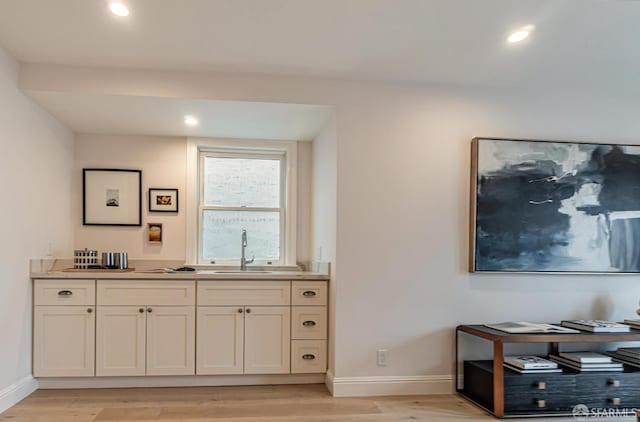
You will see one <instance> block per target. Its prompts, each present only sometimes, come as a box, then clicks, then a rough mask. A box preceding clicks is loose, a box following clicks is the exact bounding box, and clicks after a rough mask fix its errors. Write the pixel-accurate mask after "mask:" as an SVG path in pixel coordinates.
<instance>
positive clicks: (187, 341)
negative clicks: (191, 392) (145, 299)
mask: <svg viewBox="0 0 640 422" xmlns="http://www.w3.org/2000/svg"><path fill="white" fill-rule="evenodd" d="M195 336H196V321H195V306H149V307H147V375H194V374H195V359H196V352H195V344H196V337H195Z"/></svg>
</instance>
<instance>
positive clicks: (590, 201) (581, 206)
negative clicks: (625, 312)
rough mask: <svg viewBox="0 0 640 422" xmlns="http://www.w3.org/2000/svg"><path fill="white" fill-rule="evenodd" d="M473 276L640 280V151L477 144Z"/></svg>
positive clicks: (547, 144)
mask: <svg viewBox="0 0 640 422" xmlns="http://www.w3.org/2000/svg"><path fill="white" fill-rule="evenodd" d="M471 206H472V209H471V239H470V240H471V242H470V245H471V248H470V270H471V271H475V272H481V271H506V272H547V273H638V272H640V146H637V145H611V144H594V143H579V142H555V141H554V142H552V141H529V140H526V141H523V140H510V139H489V138H475V139H474V140H473V141H472V171H471Z"/></svg>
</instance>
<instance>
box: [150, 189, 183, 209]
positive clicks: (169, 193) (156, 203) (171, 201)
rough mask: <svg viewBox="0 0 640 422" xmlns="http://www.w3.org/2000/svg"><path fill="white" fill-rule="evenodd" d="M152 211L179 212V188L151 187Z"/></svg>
mask: <svg viewBox="0 0 640 422" xmlns="http://www.w3.org/2000/svg"><path fill="white" fill-rule="evenodd" d="M149 211H150V212H178V189H166V188H149Z"/></svg>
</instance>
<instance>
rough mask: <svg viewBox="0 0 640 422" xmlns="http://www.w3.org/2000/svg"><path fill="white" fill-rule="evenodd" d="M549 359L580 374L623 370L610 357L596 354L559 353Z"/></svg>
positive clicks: (620, 365) (620, 364)
mask: <svg viewBox="0 0 640 422" xmlns="http://www.w3.org/2000/svg"><path fill="white" fill-rule="evenodd" d="M549 359H551V360H552V361H554V362H557V363H559V364H560V365H562V366H565V367H567V368H571V369H575V370H576V371H580V372H608V371H616V372H621V371H622V370H623V369H624V368H623V366H622V363H620V362H614V361H613V359H612V358H611V356H607V355H603V354H602V353H596V352H561V353H559V354H558V356H556V355H551V356H549Z"/></svg>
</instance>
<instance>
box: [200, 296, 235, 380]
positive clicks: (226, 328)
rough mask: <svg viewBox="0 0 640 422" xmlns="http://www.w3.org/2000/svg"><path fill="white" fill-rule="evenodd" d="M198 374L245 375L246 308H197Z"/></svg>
mask: <svg viewBox="0 0 640 422" xmlns="http://www.w3.org/2000/svg"><path fill="white" fill-rule="evenodd" d="M197 327H198V328H197V336H196V339H197V340H196V343H197V345H196V362H197V363H196V365H197V366H196V373H197V374H198V375H219V374H242V373H243V372H244V364H243V358H244V353H243V349H244V307H242V306H201V307H198V317H197Z"/></svg>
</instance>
